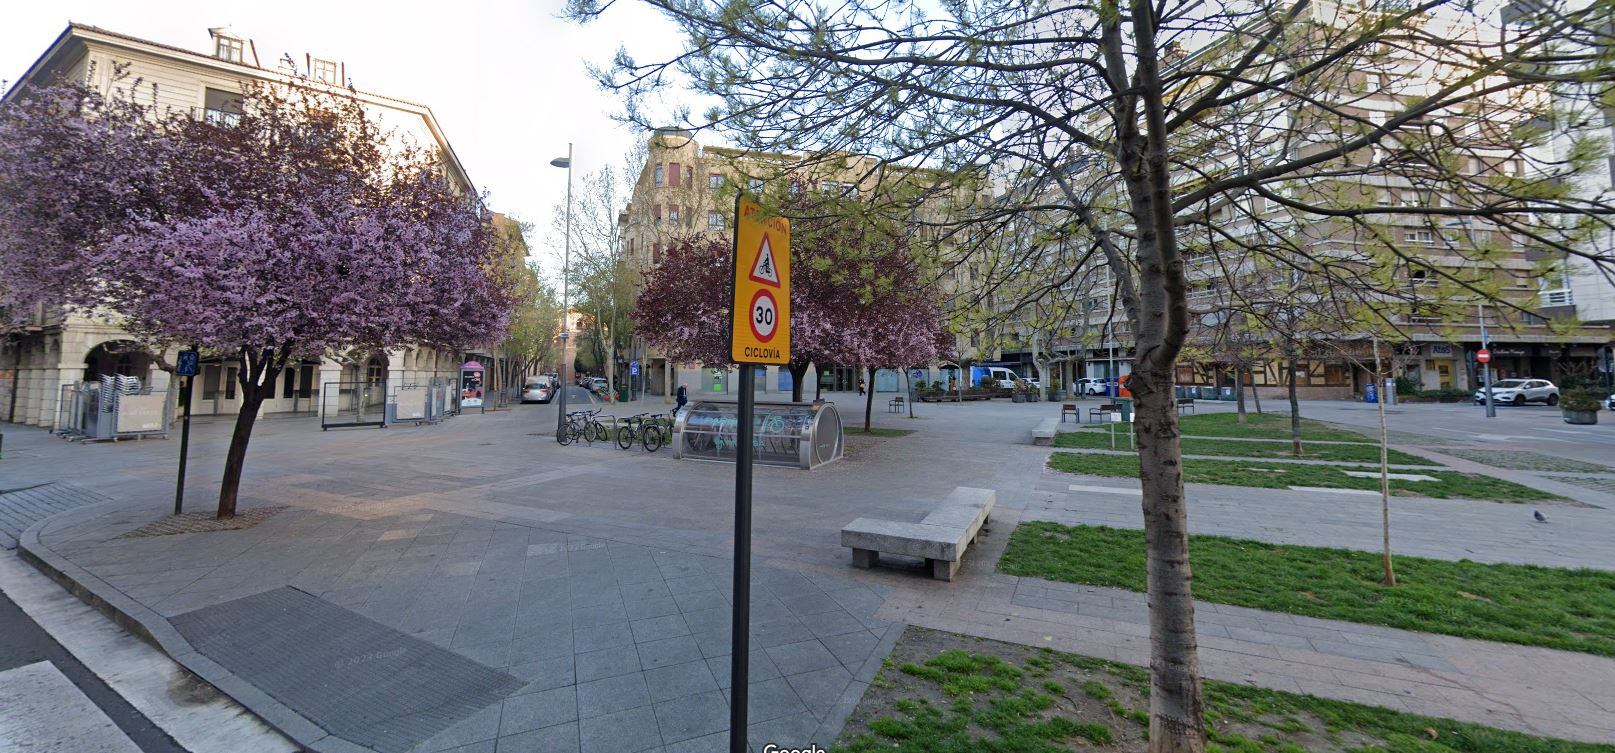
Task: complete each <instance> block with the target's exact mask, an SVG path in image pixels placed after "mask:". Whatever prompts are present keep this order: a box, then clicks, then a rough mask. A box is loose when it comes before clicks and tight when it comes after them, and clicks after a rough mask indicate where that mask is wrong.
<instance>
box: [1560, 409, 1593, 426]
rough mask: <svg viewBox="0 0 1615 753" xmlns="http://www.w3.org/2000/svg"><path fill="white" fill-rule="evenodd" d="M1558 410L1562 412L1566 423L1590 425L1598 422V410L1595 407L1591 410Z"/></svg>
mask: <svg viewBox="0 0 1615 753" xmlns="http://www.w3.org/2000/svg"><path fill="white" fill-rule="evenodd" d="M1560 412H1561V413H1563V414H1564V417H1565V423H1567V424H1575V425H1577V426H1591V425H1593V424H1596V423H1598V410H1597V409H1596V408H1595V409H1593V410H1570V409H1568V408H1566V409H1564V410H1561V411H1560Z"/></svg>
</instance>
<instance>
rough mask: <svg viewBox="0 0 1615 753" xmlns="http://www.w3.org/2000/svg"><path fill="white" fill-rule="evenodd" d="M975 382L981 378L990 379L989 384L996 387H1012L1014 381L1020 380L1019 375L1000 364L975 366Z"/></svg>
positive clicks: (978, 381) (1005, 388) (1004, 388)
mask: <svg viewBox="0 0 1615 753" xmlns="http://www.w3.org/2000/svg"><path fill="white" fill-rule="evenodd" d="M974 371H975V374H976V382H977V383H978V384H979V383H980V382H981V380H982V379H983V378H986V379H990V380H992V381H991V382H989V386H992V387H997V388H998V389H1002V390H1007V389H1013V388H1014V387H1015V383H1016V382H1017V381H1020V378H1021V377H1020V375H1019V374H1016V373H1015V372H1013V371H1010V370H1009V369H1006V368H1004V367H1002V366H977V367H976V368H975V369H974Z"/></svg>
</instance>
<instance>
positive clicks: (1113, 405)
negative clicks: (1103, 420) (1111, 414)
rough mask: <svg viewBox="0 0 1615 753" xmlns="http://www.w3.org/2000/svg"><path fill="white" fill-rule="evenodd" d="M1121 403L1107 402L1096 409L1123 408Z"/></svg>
mask: <svg viewBox="0 0 1615 753" xmlns="http://www.w3.org/2000/svg"><path fill="white" fill-rule="evenodd" d="M1121 409H1122V406H1121V403H1105V404H1103V405H1101V406H1099V407H1098V408H1095V409H1094V410H1121Z"/></svg>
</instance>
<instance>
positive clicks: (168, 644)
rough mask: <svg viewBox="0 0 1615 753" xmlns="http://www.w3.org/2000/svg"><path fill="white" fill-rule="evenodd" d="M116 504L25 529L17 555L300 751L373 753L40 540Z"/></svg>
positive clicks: (72, 512)
mask: <svg viewBox="0 0 1615 753" xmlns="http://www.w3.org/2000/svg"><path fill="white" fill-rule="evenodd" d="M116 504H118V503H117V502H116V501H113V502H103V503H101V504H97V505H89V506H87V507H81V508H77V509H73V510H68V511H66V512H63V513H59V514H57V515H53V516H51V517H48V518H46V519H44V520H41V521H39V522H38V523H35V524H33V525H32V526H29V527H28V529H27V530H26V531H23V533H22V537H21V538H20V539H18V542H17V553H18V554H19V555H20V556H21V557H22V558H23V560H24V561H26V562H28V563H29V564H31V565H33V566H34V567H35V568H36V569H38V570H39V571H40V572H42V573H44V574H45V575H46V576H48V577H49V578H50V579H51V580H53V581H56V583H57V584H58V585H60V586H62V588H65V589H67V591H68V592H69V593H71V594H73V595H74V596H77V597H78V598H79V600H81V601H83V602H84V603H86V604H88V605H90V606H91V607H92V608H94V609H95V610H96V611H98V612H100V613H102V614H104V615H106V616H107V617H108V618H109V619H111V620H112V621H113V622H115V623H117V624H118V626H120V627H122V628H123V629H125V630H128V631H129V632H130V633H133V634H135V635H137V636H139V637H140V638H142V639H144V640H145V641H146V642H148V643H150V644H152V645H154V646H156V647H157V649H158V650H160V651H162V652H163V653H165V654H167V655H168V657H169V658H170V659H172V660H174V661H175V662H176V663H178V664H179V665H180V666H181V667H183V668H185V670H186V671H188V672H190V673H191V674H193V675H195V676H196V677H197V678H199V679H201V680H203V681H205V682H207V683H208V684H210V685H212V686H213V687H215V688H217V689H218V690H219V692H220V693H223V694H224V695H226V696H228V697H229V698H230V699H231V700H234V701H235V702H236V703H238V704H241V706H242V707H243V708H245V709H247V710H248V711H249V712H251V713H252V714H253V715H255V716H257V717H258V718H259V719H261V720H263V722H264V724H266V725H268V726H269V727H270V728H272V729H274V730H275V731H276V732H279V733H280V734H282V735H285V736H286V737H288V738H290V739H291V740H292V741H293V742H295V743H297V744H298V745H300V746H302V747H303V748H304V749H305V750H309V751H314V752H315V753H375V751H374V750H373V749H371V748H367V747H364V746H361V745H357V744H354V743H352V742H350V741H348V740H345V739H342V738H340V737H336V736H335V735H332V734H331V733H329V732H326V731H325V729H324V728H322V727H320V726H319V725H317V724H315V723H314V722H312V721H309V720H308V718H306V717H304V716H303V715H301V714H299V713H297V712H296V711H293V710H291V709H290V708H289V707H287V706H286V705H284V704H282V703H281V702H280V701H277V700H275V699H274V698H272V697H270V696H269V694H267V693H265V692H263V691H261V690H259V689H258V688H257V687H256V686H254V685H252V684H251V683H248V682H247V681H245V680H243V679H241V678H240V677H237V676H236V675H235V673H233V672H231V671H230V670H228V669H225V668H224V667H223V666H220V665H219V664H218V663H216V662H214V661H213V660H212V659H209V658H207V657H206V656H203V655H202V654H200V653H198V652H197V651H196V649H195V648H194V647H192V646H191V644H190V642H189V641H187V640H185V638H184V636H182V635H180V633H179V631H178V630H175V629H174V627H173V626H172V625H170V624H169V623H168V620H167V619H165V618H164V617H163V616H162V615H160V614H157V613H156V612H153V611H152V610H151V609H149V608H147V607H146V606H145V605H143V604H140V603H139V602H137V601H135V600H134V599H131V598H129V597H128V596H126V595H124V593H123V592H122V591H119V590H118V589H116V588H114V587H113V586H112V585H111V584H109V583H107V582H106V581H103V580H101V579H100V578H98V577H96V576H95V575H93V574H91V573H90V572H89V571H87V570H85V569H84V568H81V567H79V566H78V565H75V564H73V562H71V561H70V560H68V559H67V558H66V557H63V556H62V555H60V554H57V553H56V551H55V550H53V549H51V548H50V547H49V546H47V545H45V543H44V542H43V541H42V540H41V539H40V534H41V533H43V532H44V530H45V529H46V528H47V527H50V526H53V525H56V524H58V523H61V522H63V521H67V520H76V519H81V518H89V517H94V516H95V515H96V514H98V513H99V512H100V511H101V510H102V509H103V508H107V507H111V506H113V505H116Z"/></svg>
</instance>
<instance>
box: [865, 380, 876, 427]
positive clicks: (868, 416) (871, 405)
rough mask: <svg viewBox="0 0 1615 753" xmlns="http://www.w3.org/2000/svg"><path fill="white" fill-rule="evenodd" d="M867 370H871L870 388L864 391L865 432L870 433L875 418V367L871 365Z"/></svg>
mask: <svg viewBox="0 0 1615 753" xmlns="http://www.w3.org/2000/svg"><path fill="white" fill-rule="evenodd" d="M865 371H867V372H869V383H868V386H869V389H868V390H866V391H865V393H864V433H865V434H868V433H869V428H870V426H872V425H873V423H874V419H875V369H874V367H870V368H868V369H865Z"/></svg>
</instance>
